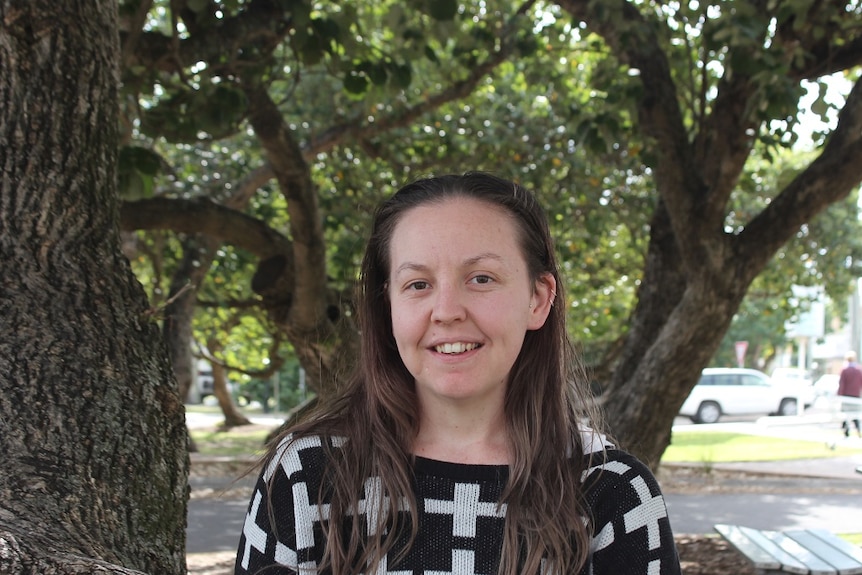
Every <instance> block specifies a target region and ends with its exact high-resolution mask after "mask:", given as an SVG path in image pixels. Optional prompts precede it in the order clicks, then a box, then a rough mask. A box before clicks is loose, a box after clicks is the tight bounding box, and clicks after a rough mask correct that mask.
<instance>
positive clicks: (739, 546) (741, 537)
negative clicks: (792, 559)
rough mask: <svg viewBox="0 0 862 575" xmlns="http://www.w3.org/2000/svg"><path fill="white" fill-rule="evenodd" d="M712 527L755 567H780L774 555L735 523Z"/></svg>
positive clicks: (767, 568) (774, 568)
mask: <svg viewBox="0 0 862 575" xmlns="http://www.w3.org/2000/svg"><path fill="white" fill-rule="evenodd" d="M713 528H714V529H715V530H716V531H718V533H719V534H720V535H721V536H722V537H724V538H725V539H726V540H727V541H728V542H729V543H730V544H731V545H733V547H734V549H736V550H737V551H739V552H740V553H742V554H743V555H744V556H745V558H746V559H748V560H749V561H751V563H752V564H753V565H754V568H755V569H763V570H776V569H780V568H781V563H779V562H778V561H776V560H775V557H773V556H772V555H770V554H769V552H767V551H766V550H765V549H763V548H762V547H760V546H759V545H758V544H757V543H755V542H754V541H752V540H751V539H750V538H749V537H748V535H746V534H745V533H743V532H742V530H741V529H740V528H739V527H737V526H736V525H723V524H718V525H714V526H713Z"/></svg>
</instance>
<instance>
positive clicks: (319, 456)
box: [263, 433, 344, 480]
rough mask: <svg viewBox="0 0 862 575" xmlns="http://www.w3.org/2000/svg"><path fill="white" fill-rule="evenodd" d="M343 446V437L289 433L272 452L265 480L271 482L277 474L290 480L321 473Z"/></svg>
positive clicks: (266, 465) (265, 468) (268, 459)
mask: <svg viewBox="0 0 862 575" xmlns="http://www.w3.org/2000/svg"><path fill="white" fill-rule="evenodd" d="M343 444H344V439H343V438H341V437H333V436H324V435H318V434H303V435H297V434H293V433H288V434H286V435H285V436H283V437H282V438H281V439H280V440H278V442H277V444H276V445H275V447H274V448H273V449H272V450H271V451H270V454H269V456H268V457H267V462H266V464H265V467H264V471H263V476H264V479H265V480H269V479H270V478H272V477H273V476H274V475H276V474H277V473H280V474H283V475H284V476H285V477H286V478H287V479H289V480H290V479H293V478H295V477H296V476H297V475H303V474H307V473H309V472H319V471H320V470H321V469H322V468H323V467H324V464H325V462H326V461H327V460H328V459H329V457H330V454H331V453H332V452H333V451H334V450H336V449H340V448H341V446H342V445H343Z"/></svg>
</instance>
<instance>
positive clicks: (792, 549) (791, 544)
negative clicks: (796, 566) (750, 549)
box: [768, 531, 838, 575]
mask: <svg viewBox="0 0 862 575" xmlns="http://www.w3.org/2000/svg"><path fill="white" fill-rule="evenodd" d="M768 537H769V538H770V539H771V540H772V541H774V542H775V544H776V545H778V546H779V547H781V548H782V549H783V550H784V551H786V552H787V553H789V554H790V555H792V556H793V558H794V559H796V560H797V561H799V562H801V563H803V564H804V565H805V567H806V568H807V570H808V572H809V573H810V575H836V574H837V573H838V570H837V569H836V567H835V566H833V565H831V564H829V563H827V562H826V561H824V560H823V559H821V558H820V557H819V556H818V555H816V554H815V553H814V552H813V551H812V550H810V549H808V548H807V547H803V546H802V545H800V544H799V542H798V541H796V540H794V539H793V538H791V537H789V536H788V535H786V534H785V533H782V532H780V531H772V532H770V533H769V534H768Z"/></svg>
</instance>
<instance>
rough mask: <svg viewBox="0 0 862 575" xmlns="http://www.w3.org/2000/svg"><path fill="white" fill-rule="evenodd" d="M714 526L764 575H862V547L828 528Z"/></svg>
mask: <svg viewBox="0 0 862 575" xmlns="http://www.w3.org/2000/svg"><path fill="white" fill-rule="evenodd" d="M714 527H715V530H716V531H717V532H718V533H719V534H720V535H721V536H722V537H724V538H725V539H726V540H727V541H728V542H729V543H730V544H731V545H732V546H733V547H734V548H735V549H736V550H737V551H739V552H740V553H741V554H742V555H743V556H745V558H746V559H748V560H749V561H751V563H752V564H753V565H754V568H755V569H756V570H757V572H758V573H762V574H764V575H765V574H769V573H773V574H777V573H799V574H800V575H853V574H857V575H858V574H862V548H860V547H857V546H855V545H852V544H851V543H849V542H847V541H845V540H844V539H841V538H839V537H838V536H836V535H835V534H833V533H831V532H830V531H827V530H826V529H793V530H788V531H761V530H759V529H752V528H751V527H743V526H740V525H723V524H719V525H715V526H714Z"/></svg>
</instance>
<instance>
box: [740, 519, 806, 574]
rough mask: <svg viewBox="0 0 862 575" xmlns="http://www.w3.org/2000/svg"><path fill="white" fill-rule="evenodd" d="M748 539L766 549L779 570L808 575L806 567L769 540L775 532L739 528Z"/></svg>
mask: <svg viewBox="0 0 862 575" xmlns="http://www.w3.org/2000/svg"><path fill="white" fill-rule="evenodd" d="M740 529H741V530H742V532H743V533H745V534H746V535H747V536H748V538H749V539H751V540H752V541H754V542H756V543H757V544H758V545H760V546H761V547H763V548H764V549H766V551H767V552H769V554H770V555H772V556H773V557H775V559H776V560H777V561H778V562H779V563H781V570H782V571H785V572H787V573H797V574H798V575H808V572H809V569H808V566H807V565H805V564H804V563H802V562H801V561H800V560H799V559H797V558H796V557H794V556H793V555H792V554H791V553H789V552H787V551H786V550H784V549H782V548H781V546H780V545H778V543H776V542H775V541H773V540H772V539H771V536H772V535H773V534H774V533H777V532H775V531H760V530H759V529H752V528H751V527H740Z"/></svg>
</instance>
